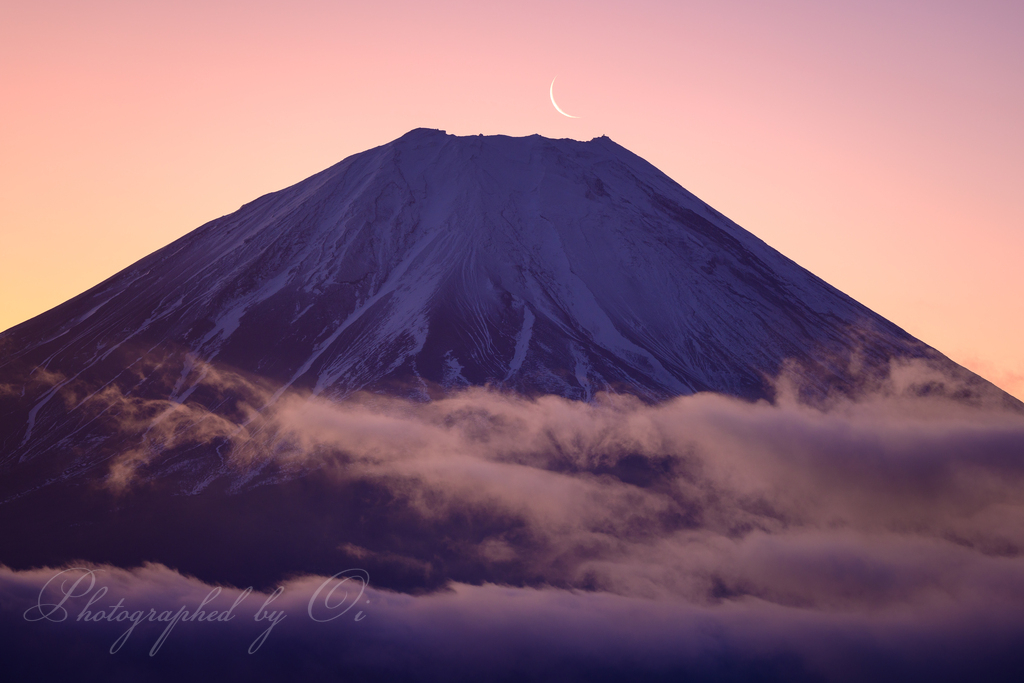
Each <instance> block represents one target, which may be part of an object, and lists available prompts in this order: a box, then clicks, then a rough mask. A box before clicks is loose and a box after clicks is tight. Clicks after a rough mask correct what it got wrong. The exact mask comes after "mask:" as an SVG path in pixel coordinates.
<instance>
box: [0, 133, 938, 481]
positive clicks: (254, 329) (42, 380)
mask: <svg viewBox="0 0 1024 683" xmlns="http://www.w3.org/2000/svg"><path fill="white" fill-rule="evenodd" d="M0 348H2V349H3V351H4V355H3V360H2V361H0V385H2V386H4V387H6V390H5V391H4V392H3V396H2V398H0V400H2V401H3V403H2V407H3V415H4V418H3V423H2V426H0V446H2V454H3V455H2V460H0V467H2V468H3V469H4V470H5V471H7V472H10V471H12V468H15V465H16V464H17V463H24V462H26V461H36V460H40V462H39V464H40V465H41V466H42V468H43V470H45V472H46V475H45V477H44V479H45V480H54V479H56V480H61V479H64V478H67V477H70V476H79V475H80V474H82V472H83V471H93V472H94V474H95V473H96V472H97V471H98V472H102V466H101V463H102V462H103V460H104V457H103V456H102V454H103V453H109V452H110V451H111V449H112V448H119V447H123V445H124V444H123V443H122V442H121V441H118V440H116V439H114V440H111V439H112V437H111V435H110V434H109V433H105V432H104V429H103V428H102V427H100V426H98V425H97V424H96V418H97V415H96V414H95V411H89V410H87V409H85V408H83V404H84V403H85V401H84V399H85V398H88V397H89V396H94V395H95V394H96V392H98V391H101V390H106V391H109V390H111V389H113V388H116V389H118V390H119V391H121V392H123V393H124V394H126V395H131V396H133V397H136V398H151V399H161V400H169V401H171V402H176V403H187V402H190V401H193V402H199V403H200V404H203V405H205V406H206V407H207V408H209V409H211V410H218V409H221V408H219V406H222V405H223V404H224V397H219V398H218V397H212V396H208V395H205V394H204V390H203V387H204V379H205V378H207V376H208V374H209V371H210V367H211V366H212V365H216V366H217V367H225V368H230V369H231V370H232V371H234V372H239V373H243V374H245V375H246V376H248V377H253V378H258V380H259V381H260V382H261V383H263V385H264V386H269V387H272V390H273V393H272V395H271V396H270V398H269V399H263V406H264V407H265V406H266V405H269V404H271V403H273V402H274V401H275V400H276V399H277V398H278V397H279V396H280V395H281V394H282V393H283V392H285V391H287V390H290V389H292V390H302V391H309V392H311V393H312V394H313V395H321V396H324V397H327V398H342V397H344V396H346V395H349V394H351V393H352V392H355V391H360V390H364V391H374V392H383V393H391V394H399V395H404V396H409V397H412V398H416V399H419V400H426V399H428V398H429V397H430V396H436V395H439V394H441V393H444V392H445V391H448V390H451V389H453V388H458V387H461V386H467V385H483V384H489V385H492V386H495V387H500V388H504V389H506V390H510V391H514V392H519V393H525V394H530V395H537V394H557V395H560V396H564V397H568V398H572V399H581V400H589V399H591V398H592V397H593V396H594V394H595V392H598V391H611V392H624V393H630V394H634V395H637V396H640V397H642V398H643V399H644V400H647V401H657V400H661V399H664V398H668V397H671V396H676V395H685V394H692V393H695V392H700V391H715V392H721V393H725V394H729V395H734V396H739V397H743V398H747V399H759V398H770V397H771V395H772V388H771V383H770V380H771V379H772V378H774V377H775V376H776V375H777V374H778V373H779V372H780V370H781V368H782V367H783V364H784V363H786V362H794V361H795V362H796V367H799V368H800V372H801V373H802V381H803V383H804V384H805V388H806V389H807V390H808V391H810V392H811V393H815V392H817V393H819V394H825V393H827V392H828V391H829V389H830V388H839V389H840V390H843V389H849V388H851V387H855V386H856V384H857V382H858V381H859V379H860V378H862V377H863V376H864V374H865V372H867V373H869V374H870V372H872V371H878V372H881V371H883V370H884V369H885V368H886V367H887V364H888V362H889V360H890V359H891V358H900V357H903V358H907V357H927V358H932V359H939V360H941V361H944V362H946V363H948V364H949V365H952V364H951V363H949V362H948V361H945V359H943V358H942V357H941V356H940V355H939V354H938V353H937V352H935V351H934V350H932V349H930V348H929V347H927V346H926V345H924V344H923V343H921V342H919V341H917V340H916V339H914V338H912V337H911V336H910V335H908V334H907V333H906V332H904V331H903V330H901V329H899V328H898V327H897V326H895V325H893V324H892V323H890V322H888V321H886V320H885V319H883V318H882V317H880V316H879V315H877V314H875V313H873V312H872V311H870V310H868V309H867V308H865V307H864V306H862V305H860V304H858V303H857V302H856V301H854V300H853V299H851V298H850V297H848V296H846V295H844V294H843V293H841V292H839V291H838V290H836V289H834V288H833V287H831V286H829V285H828V284H826V283H825V282H823V281H822V280H820V279H819V278H817V277H815V276H814V275H812V274H811V273H809V272H808V271H806V270H804V269H803V268H801V267H800V266H798V265H796V264H795V263H793V262H792V261H790V260H789V259H787V258H786V257H784V256H782V255H781V254H779V253H778V252H776V251H775V250H773V249H772V248H770V247H769V246H767V245H766V244H765V243H764V242H762V241H761V240H759V239H757V238H756V237H754V236H753V235H751V234H750V233H748V232H746V231H745V230H743V229H742V228H740V227H739V226H737V225H735V224H734V223H732V222H731V221H729V220H728V219H726V218H725V217H723V216H722V215H721V214H719V213H717V212H716V211H714V210H713V209H712V208H711V207H709V206H707V205H706V204H704V203H703V202H701V201H700V200H698V199H697V198H696V197H694V196H693V195H692V194H690V193H689V192H687V191H686V190H684V189H683V188H682V187H680V186H679V185H678V184H676V183H675V182H674V181H672V180H671V179H670V178H668V177H667V176H666V175H664V174H663V173H661V172H660V171H658V170H657V169H656V168H654V167H653V166H651V165H650V164H648V163H647V162H645V161H644V160H643V159H641V158H640V157H638V156H636V155H634V154H632V153H631V152H629V151H628V150H626V149H624V148H622V147H620V146H619V145H617V144H615V143H614V142H612V141H611V140H610V139H608V138H606V137H601V138H596V139H594V140H591V141H589V142H578V141H574V140H550V139H546V138H543V137H540V136H536V135H534V136H530V137H526V138H511V137H505V136H489V137H485V136H478V137H456V136H452V135H446V134H445V133H444V132H442V131H436V130H427V129H417V130H414V131H412V132H410V133H408V134H406V135H404V136H403V137H401V138H399V139H398V140H395V141H394V142H392V143H390V144H387V145H384V146H381V147H378V148H376V149H372V150H369V151H367V152H363V153H361V154H356V155H354V156H352V157H349V158H347V159H345V160H344V161H342V162H341V163H339V164H337V165H335V166H333V167H331V168H329V169H327V170H325V171H323V172H321V173H318V174H316V175H314V176H312V177H310V178H308V179H306V180H304V181H302V182H300V183H298V184H296V185H294V186H292V187H290V188H287V189H285V190H281V191H280V192H275V193H272V194H269V195H266V196H264V197H261V198H259V199H257V200H256V201H254V202H251V203H250V204H247V205H245V206H243V207H242V208H240V209H239V210H238V211H236V212H235V213H233V214H230V215H228V216H224V217H223V218H219V219H217V220H214V221H211V222H210V223H207V224H206V225H204V226H202V227H200V228H198V229H197V230H195V231H193V232H191V233H189V234H188V235H186V236H185V237H183V238H181V239H179V240H177V241H176V242H174V243H172V244H170V245H168V246H167V247H165V248H163V249H160V250H159V251H156V252H154V253H153V254H151V255H150V256H147V257H146V258H144V259H142V260H141V261H139V262H137V263H135V264H134V265H132V266H130V267H129V268H126V269H125V270H123V271H121V272H120V273H118V274H117V275H115V276H114V277H112V278H110V279H109V280H107V281H105V282H103V283H101V284H100V285H97V286H96V287H94V288H92V289H91V290H89V291H87V292H85V293H83V294H81V295H80V296H77V297H75V298H74V299H71V300H70V301H68V302H66V303H64V304H62V305H61V306H58V307H56V308H54V309H52V310H50V311H48V312H46V313H44V314H42V315H40V316H38V317H36V318H34V319H32V320H30V321H28V322H25V323H23V324H21V325H18V326H16V327H14V328H12V329H10V330H8V331H6V332H5V333H3V335H2V336H0ZM854 357H856V362H855V363H853V364H851V359H853V358H854ZM851 367H857V371H856V373H854V372H853V371H852V370H851ZM197 392H198V393H197ZM207 393H208V392H207ZM215 399H216V401H219V403H218V402H215ZM100 422H102V420H101V421H100ZM72 451H73V452H74V456H73V457H71V456H69V455H68V454H69V453H71V452H72ZM96 467H99V468H100V469H99V470H95V468H96ZM7 493H8V495H9V494H11V493H14V492H13V491H10V490H8V491H7Z"/></svg>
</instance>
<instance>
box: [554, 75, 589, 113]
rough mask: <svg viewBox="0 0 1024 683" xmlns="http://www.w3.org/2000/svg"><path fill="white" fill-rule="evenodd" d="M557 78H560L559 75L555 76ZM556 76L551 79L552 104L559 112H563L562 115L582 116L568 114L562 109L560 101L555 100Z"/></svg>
mask: <svg viewBox="0 0 1024 683" xmlns="http://www.w3.org/2000/svg"><path fill="white" fill-rule="evenodd" d="M555 78H558V76H555ZM555 78H552V79H551V88H550V93H551V104H553V105H555V109H557V110H558V113H559V114H561V115H562V116H568V117H569V118H570V119H578V118H582V117H580V116H573V115H572V114H566V113H565V112H564V111H562V108H561V107H559V106H558V102H555Z"/></svg>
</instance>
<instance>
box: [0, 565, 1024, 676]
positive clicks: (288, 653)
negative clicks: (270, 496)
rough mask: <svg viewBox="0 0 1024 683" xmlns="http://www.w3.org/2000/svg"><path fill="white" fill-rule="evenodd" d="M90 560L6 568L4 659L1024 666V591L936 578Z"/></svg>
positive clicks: (683, 669)
mask: <svg viewBox="0 0 1024 683" xmlns="http://www.w3.org/2000/svg"><path fill="white" fill-rule="evenodd" d="M89 569H90V571H92V572H94V574H93V578H92V581H90V579H89V577H88V576H87V575H86V574H85V573H84V572H83V571H82V570H81V569H79V570H77V571H70V572H67V573H65V574H63V575H60V576H59V577H58V578H57V579H56V580H53V578H54V576H56V575H57V574H58V571H57V570H48V569H47V570H36V571H26V572H12V571H10V570H5V569H4V570H0V638H2V639H3V642H4V645H5V650H6V651H7V653H8V654H7V655H5V660H6V661H5V671H6V672H8V673H9V674H11V675H13V676H14V677H15V678H17V679H19V680H21V679H24V680H28V679H30V678H32V679H36V680H39V679H42V680H46V679H48V678H50V679H58V678H60V679H62V680H118V679H122V680H161V681H162V680H168V681H172V680H181V679H183V678H185V677H189V678H193V679H194V678H197V677H198V678H199V679H200V680H214V679H222V678H227V679H231V680H285V679H287V680H304V681H307V680H308V681H320V680H388V681H403V680H417V681H430V680H446V681H449V680H450V681H469V680H474V681H479V680H552V681H554V680H559V681H566V680H568V681H574V680H698V681H700V680H707V681H712V680H714V681H717V680H764V681H805V680H806V681H812V680H833V681H863V680H880V681H886V680H894V681H895V680H900V681H906V680H929V681H943V680H1008V681H1009V680H1019V679H1017V678H1015V676H1019V674H1020V672H1021V671H1022V668H1021V667H1022V666H1024V653H1022V652H1021V650H1020V647H1019V645H1020V642H1021V635H1022V634H1024V612H1022V611H1021V609H1020V608H1021V605H1020V601H1019V600H1017V601H1014V602H1009V603H1007V602H1002V601H1000V600H993V599H991V598H992V596H991V595H987V594H986V591H981V592H980V593H979V594H977V595H971V596H962V597H961V598H960V599H958V600H954V599H951V598H950V597H949V596H938V595H937V596H935V597H934V599H933V600H931V601H929V602H928V603H927V604H923V605H919V606H918V607H917V608H915V609H913V610H907V609H904V608H901V607H898V606H889V607H881V608H879V607H872V608H859V609H852V610H836V609H812V608H801V607H789V606H782V605H778V604H772V603H768V602H765V601H762V600H756V599H741V600H733V601H726V602H723V603H721V604H719V605H717V606H713V607H712V606H706V605H695V604H693V603H691V602H688V601H685V600H679V599H662V600H651V599H644V598H634V597H623V596H619V595H612V594H609V593H602V592H582V591H568V590H559V589H553V588H544V589H533V588H510V587H501V586H494V585H487V584H485V585H482V586H467V585H465V584H454V585H453V586H451V588H450V589H449V590H447V591H443V592H440V593H434V594H430V595H421V596H410V595H404V594H396V593H390V592H387V591H379V590H375V589H374V588H372V586H370V587H365V588H364V587H363V585H362V580H361V577H363V575H362V574H360V573H358V572H352V571H350V572H348V573H346V574H343V575H342V576H339V577H335V578H331V577H305V578H301V579H295V580H292V581H289V582H286V583H285V584H283V585H282V586H281V590H280V591H279V592H277V593H269V592H268V593H249V592H246V591H242V590H239V589H236V588H224V589H220V590H218V587H214V586H210V585H207V584H205V583H203V582H200V581H198V580H196V579H190V578H187V577H184V576H182V575H180V574H178V573H176V572H173V571H171V570H168V569H166V568H164V567H162V566H157V565H149V566H146V567H143V568H140V569H137V570H134V571H130V572H129V571H125V570H120V569H116V568H112V567H91V568H89ZM83 577H84V578H83ZM79 578H82V579H83V580H82V581H80V582H78V583H76V580H77V579H79ZM345 578H347V579H348V581H347V582H346V583H344V584H343V585H340V587H339V581H340V580H341V579H345ZM62 582H63V588H62V587H61V586H62ZM371 582H372V578H371ZM336 587H337V590H334V592H332V589H335V588H336ZM104 588H107V591H106V592H105V593H102V594H101V597H100V598H98V599H96V600H93V602H92V604H90V600H92V599H93V598H94V596H96V595H97V594H99V593H100V592H101V591H102V590H103V589H104ZM995 592H997V593H998V592H999V591H998V589H997V590H996V591H995ZM69 594H70V595H71V596H72V597H70V598H68V599H66V600H64V598H65V596H67V595H69ZM58 605H59V607H58ZM213 610H216V611H217V613H215V614H211V612H212V611H213ZM122 615H125V616H123V618H122ZM194 617H198V619H195V618H194ZM225 617H230V618H229V619H227V620H224V618H225ZM119 618H120V620H119ZM132 619H135V620H136V621H138V622H139V623H138V624H137V625H134V626H133V621H132ZM126 634H127V635H126Z"/></svg>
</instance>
